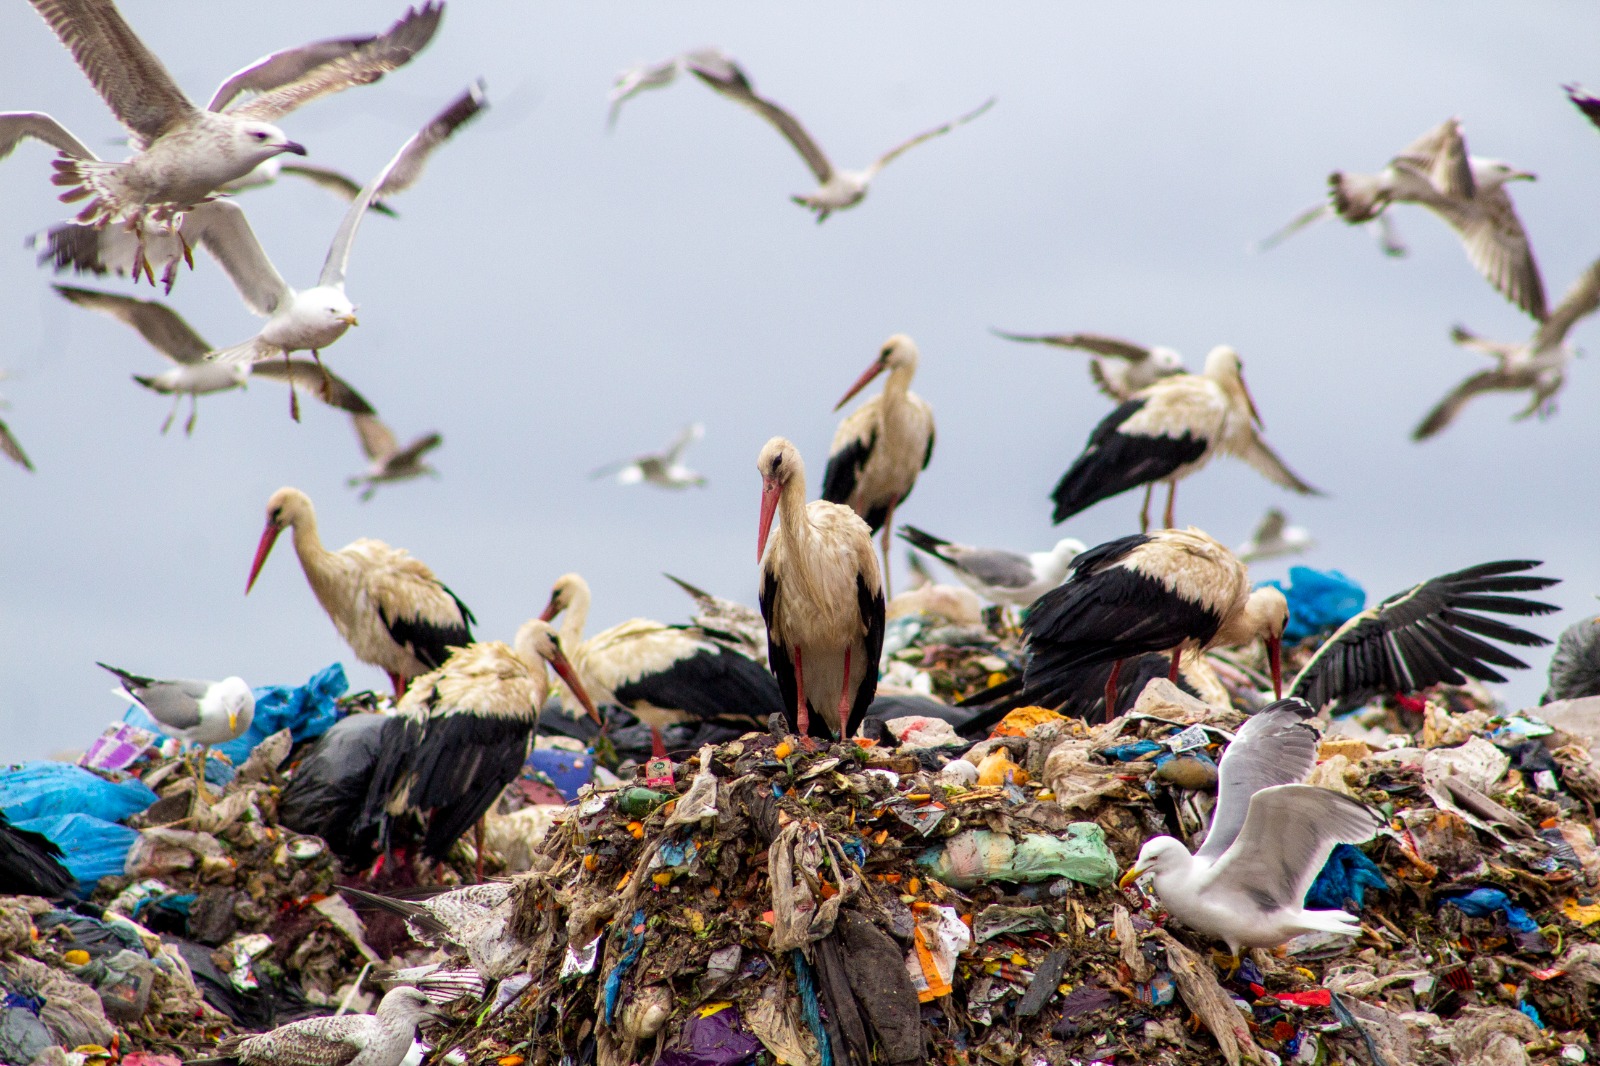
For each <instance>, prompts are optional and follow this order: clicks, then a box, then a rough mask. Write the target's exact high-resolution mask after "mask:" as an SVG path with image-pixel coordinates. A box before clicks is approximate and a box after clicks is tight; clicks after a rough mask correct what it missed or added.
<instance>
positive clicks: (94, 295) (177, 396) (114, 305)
mask: <svg viewBox="0 0 1600 1066" xmlns="http://www.w3.org/2000/svg"><path fill="white" fill-rule="evenodd" d="M53 287H54V289H55V290H56V292H58V293H60V294H61V296H62V297H63V298H64V299H66V300H68V301H70V302H71V303H75V304H77V305H78V306H79V307H84V308H87V309H89V310H91V311H98V312H100V313H101V314H105V315H110V316H111V317H112V318H114V319H116V320H117V321H119V322H121V323H123V324H124V325H127V326H131V327H133V328H134V329H136V330H138V331H139V335H140V336H141V337H143V338H144V339H145V340H146V341H148V342H149V343H150V346H151V347H152V348H154V349H155V350H156V351H158V352H160V353H161V354H162V355H164V356H166V357H167V358H168V359H170V360H172V362H173V364H174V365H173V367H172V369H171V370H167V371H164V372H162V373H160V374H152V375H141V374H135V375H134V376H133V380H134V381H136V382H138V383H139V384H140V385H143V386H144V387H145V388H147V389H149V390H150V391H151V392H159V393H161V394H162V395H167V396H171V397H172V410H170V411H168V412H167V419H166V421H165V422H163V423H161V432H163V433H165V432H166V431H167V430H169V429H171V428H172V420H173V419H174V418H176V417H177V415H178V405H179V404H181V403H182V402H183V398H184V397H185V396H187V397H189V420H188V421H187V422H185V423H184V426H183V432H184V433H185V434H186V435H187V434H191V433H193V432H194V424H195V420H196V419H197V418H198V417H199V403H200V397H202V396H208V395H210V394H211V393H214V392H227V391H228V390H230V389H242V388H244V387H245V382H246V381H248V380H249V379H250V378H251V377H252V376H254V377H261V378H267V379H269V380H273V381H282V382H284V383H285V384H287V385H288V386H289V414H290V415H291V417H293V418H294V420H295V421H297V422H298V421H299V420H300V401H299V399H298V396H297V394H296V392H295V386H297V385H298V386H299V387H300V388H302V389H305V390H307V391H308V392H310V393H311V394H312V395H313V396H315V397H317V398H318V399H320V400H322V401H323V402H324V403H326V404H328V405H329V406H330V407H337V408H339V409H340V410H342V411H349V412H350V413H351V414H353V415H356V416H358V417H359V416H362V415H372V414H373V410H372V405H371V404H369V403H368V402H367V401H366V400H365V399H364V398H363V397H362V395H361V394H360V393H359V392H357V391H356V390H355V389H353V388H351V387H350V385H349V384H348V383H347V382H345V381H344V380H343V379H342V378H340V377H338V376H337V375H335V374H333V373H330V372H329V371H328V370H327V368H326V367H322V366H318V365H317V364H316V363H313V362H312V361H311V360H309V359H285V360H283V361H282V362H278V361H276V360H274V361H272V362H270V363H257V364H255V365H253V366H252V365H251V364H248V363H211V362H207V361H206V353H207V352H209V351H211V346H210V345H209V344H207V343H206V342H205V341H204V340H202V339H201V338H200V335H199V334H198V333H196V332H195V331H194V330H193V329H192V328H190V326H189V323H187V322H185V321H184V320H183V317H182V316H181V315H179V314H178V312H176V311H174V310H173V309H172V308H170V307H168V306H167V305H166V304H164V303H162V302H161V301H159V300H140V299H136V298H134V297H132V296H123V295H122V294H120V293H115V292H101V291H100V290H98V289H79V288H74V287H72V286H70V285H56V286H53Z"/></svg>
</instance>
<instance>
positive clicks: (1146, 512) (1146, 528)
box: [1139, 481, 1156, 533]
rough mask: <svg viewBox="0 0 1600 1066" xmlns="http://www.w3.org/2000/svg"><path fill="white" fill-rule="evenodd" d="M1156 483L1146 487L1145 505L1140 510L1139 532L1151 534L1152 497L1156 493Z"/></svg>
mask: <svg viewBox="0 0 1600 1066" xmlns="http://www.w3.org/2000/svg"><path fill="white" fill-rule="evenodd" d="M1155 489H1156V483H1155V482H1154V481H1152V482H1150V483H1149V484H1148V485H1146V486H1145V487H1144V504H1143V506H1141V507H1140V508H1139V532H1140V533H1148V532H1150V495H1151V493H1153V492H1155Z"/></svg>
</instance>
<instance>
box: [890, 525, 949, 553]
mask: <svg viewBox="0 0 1600 1066" xmlns="http://www.w3.org/2000/svg"><path fill="white" fill-rule="evenodd" d="M898 535H899V537H900V539H901V540H903V541H906V542H907V543H908V544H910V545H911V546H912V547H914V548H920V549H922V550H923V551H925V552H927V553H928V554H929V555H937V556H939V558H941V559H943V558H944V556H943V555H940V554H939V549H940V548H946V547H949V545H950V542H949V541H948V540H945V539H943V538H942V537H936V536H934V535H933V534H932V533H926V532H924V531H922V530H920V529H918V528H917V527H916V526H913V525H909V524H908V525H902V526H901V527H900V529H899V531H898Z"/></svg>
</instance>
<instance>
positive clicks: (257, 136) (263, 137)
mask: <svg viewBox="0 0 1600 1066" xmlns="http://www.w3.org/2000/svg"><path fill="white" fill-rule="evenodd" d="M250 136H252V137H254V138H255V139H256V140H258V141H264V140H266V139H267V135H266V134H265V133H262V132H261V131H260V130H257V131H256V132H255V133H252V134H251V135H250Z"/></svg>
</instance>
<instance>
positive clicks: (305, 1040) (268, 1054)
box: [192, 986, 447, 1066]
mask: <svg viewBox="0 0 1600 1066" xmlns="http://www.w3.org/2000/svg"><path fill="white" fill-rule="evenodd" d="M446 1018H447V1016H446V1015H444V1014H443V1013H441V1012H440V1011H439V1010H438V1009H437V1008H436V1007H434V1005H433V1002H432V1001H431V1000H429V999H428V997H427V995H425V994H424V993H423V992H421V991H419V990H418V989H415V988H411V987H409V986H402V987H399V988H391V989H390V990H389V991H387V992H385V993H384V994H383V999H382V1000H380V1001H379V1002H378V1009H377V1011H376V1012H375V1013H373V1014H341V1015H335V1016H332V1017H325V1018H306V1019H303V1020H301V1021H298V1022H290V1023H289V1024H288V1025H280V1026H278V1028H276V1029H273V1030H272V1031H271V1032H267V1033H261V1034H259V1035H253V1036H252V1035H244V1036H230V1037H228V1038H227V1039H226V1040H223V1041H222V1042H220V1043H219V1044H217V1052H218V1053H219V1056H221V1057H220V1058H213V1059H199V1060H192V1061H199V1062H220V1061H223V1059H233V1060H236V1061H238V1062H241V1063H243V1064H244V1066H401V1063H403V1062H404V1061H405V1058H406V1056H407V1055H409V1054H410V1053H411V1044H412V1039H413V1038H414V1037H415V1036H416V1033H417V1026H418V1024H420V1023H421V1022H424V1021H428V1020H444V1019H446Z"/></svg>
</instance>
